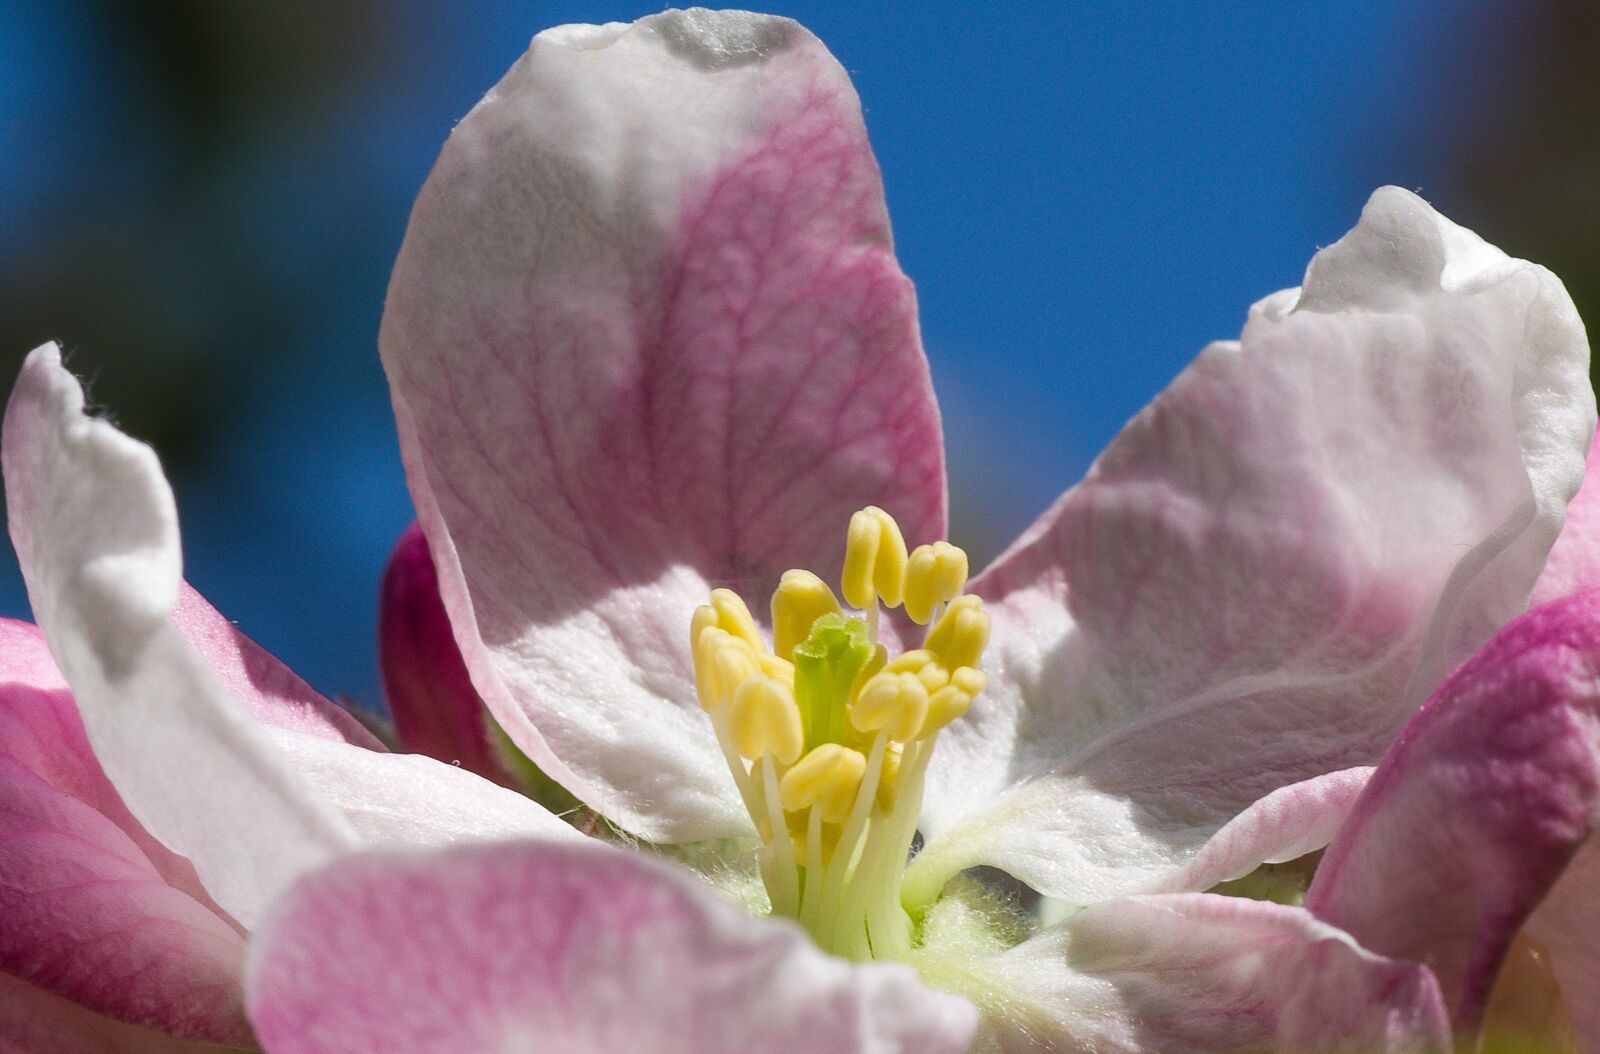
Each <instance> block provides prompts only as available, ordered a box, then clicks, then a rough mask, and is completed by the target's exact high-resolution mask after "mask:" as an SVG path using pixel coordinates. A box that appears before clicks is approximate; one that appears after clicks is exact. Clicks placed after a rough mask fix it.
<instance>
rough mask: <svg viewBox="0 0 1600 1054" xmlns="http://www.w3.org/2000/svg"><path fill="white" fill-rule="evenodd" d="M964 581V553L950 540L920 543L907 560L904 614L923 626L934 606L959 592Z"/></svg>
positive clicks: (931, 615)
mask: <svg viewBox="0 0 1600 1054" xmlns="http://www.w3.org/2000/svg"><path fill="white" fill-rule="evenodd" d="M966 584H967V554H966V552H965V550H962V549H960V548H958V547H956V546H954V545H951V544H950V543H949V542H934V543H933V544H932V545H919V546H917V547H916V549H915V550H913V551H912V553H911V556H910V558H909V559H908V560H907V561H906V588H905V602H906V614H907V615H910V616H911V621H913V622H916V623H919V624H920V625H924V626H926V625H927V624H928V620H929V619H931V618H933V609H934V608H935V607H937V606H938V605H940V604H943V603H945V602H946V601H950V600H954V599H955V598H956V597H958V596H960V595H961V588H962V587H963V586H965V585H966Z"/></svg>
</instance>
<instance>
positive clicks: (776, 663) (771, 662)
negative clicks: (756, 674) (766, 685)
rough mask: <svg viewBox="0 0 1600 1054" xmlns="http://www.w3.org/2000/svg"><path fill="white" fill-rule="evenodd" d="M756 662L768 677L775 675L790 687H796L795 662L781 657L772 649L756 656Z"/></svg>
mask: <svg viewBox="0 0 1600 1054" xmlns="http://www.w3.org/2000/svg"><path fill="white" fill-rule="evenodd" d="M756 662H757V663H758V664H759V665H760V666H761V672H762V673H764V674H766V675H767V676H768V677H775V678H777V679H778V680H780V681H782V682H783V683H784V684H787V685H788V686H789V687H790V688H793V687H794V663H792V662H790V661H789V660H788V659H780V658H778V657H777V656H776V655H774V654H772V653H771V652H770V651H764V652H762V653H761V654H760V655H758V656H756Z"/></svg>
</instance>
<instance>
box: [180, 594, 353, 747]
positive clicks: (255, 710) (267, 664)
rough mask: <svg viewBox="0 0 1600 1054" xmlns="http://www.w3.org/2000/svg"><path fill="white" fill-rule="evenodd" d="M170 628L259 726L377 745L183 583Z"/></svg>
mask: <svg viewBox="0 0 1600 1054" xmlns="http://www.w3.org/2000/svg"><path fill="white" fill-rule="evenodd" d="M172 626H173V628H174V629H176V630H177V631H178V635H179V636H180V637H182V638H183V639H184V641H185V643H187V644H188V645H189V647H190V648H192V649H194V651H195V652H196V653H197V654H198V655H199V656H200V657H201V658H202V659H204V660H205V663H206V665H207V666H209V667H210V668H211V672H212V673H213V674H215V675H216V678H217V680H218V681H219V682H220V683H221V685H222V687H223V690H224V691H226V692H227V693H228V694H229V695H230V696H231V697H233V698H234V699H237V700H238V701H239V702H241V703H243V704H244V706H245V709H246V710H248V711H249V713H250V716H251V717H253V718H255V719H256V720H257V721H260V722H261V723H262V724H266V725H272V726H273V727H275V728H287V729H292V730H293V731H296V732H303V733H305V734H306V735H311V736H318V737H320V738H322V739H333V740H338V741H339V742H343V743H354V744H356V745H357V746H361V747H365V748H366V749H368V750H383V749H385V748H384V746H383V744H382V743H381V742H379V741H378V738H377V737H376V736H374V735H373V734H372V733H371V732H368V731H367V730H366V729H365V728H362V727H361V722H359V721H357V720H356V719H355V718H354V717H351V716H350V714H349V713H348V712H347V711H345V710H343V709H341V708H340V707H338V706H335V705H334V704H333V703H331V702H329V701H328V700H327V699H326V698H324V697H323V696H322V694H321V693H320V692H318V691H317V690H316V689H314V688H312V687H311V686H310V685H309V684H307V683H306V682H305V681H303V680H301V679H300V676H299V675H298V674H296V673H295V672H294V671H293V670H291V669H289V667H287V666H285V665H284V664H283V663H282V662H280V661H279V660H278V658H277V657H276V656H274V655H273V654H272V653H271V652H269V651H267V650H266V649H265V648H263V647H262V646H261V645H259V644H257V643H256V642H255V641H253V640H251V639H250V638H249V637H247V636H245V634H244V632H243V631H241V630H240V629H239V627H238V626H235V625H234V624H233V623H232V622H229V621H228V620H227V619H226V618H224V617H223V616H222V614H221V613H220V612H219V611H217V609H216V608H214V607H212V606H211V605H210V604H209V603H207V602H206V599H205V597H202V596H201V595H200V594H199V593H198V592H196V591H195V589H194V587H193V586H191V585H189V583H187V582H185V583H183V585H182V588H181V589H180V590H179V593H178V602H177V604H175V605H174V606H173V608H172Z"/></svg>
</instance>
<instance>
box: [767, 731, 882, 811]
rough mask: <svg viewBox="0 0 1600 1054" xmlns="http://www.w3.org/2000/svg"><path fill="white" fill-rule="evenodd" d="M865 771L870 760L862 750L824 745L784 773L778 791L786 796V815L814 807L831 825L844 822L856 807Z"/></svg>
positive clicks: (836, 745)
mask: <svg viewBox="0 0 1600 1054" xmlns="http://www.w3.org/2000/svg"><path fill="white" fill-rule="evenodd" d="M866 771H867V759H866V758H865V757H863V756H862V755H861V752H860V751H859V750H851V749H850V748H849V747H842V746H840V745H839V744H837V743H824V744H822V746H820V747H817V748H816V749H814V750H812V751H811V752H810V753H809V754H807V755H806V756H805V757H803V758H801V759H800V760H799V761H798V762H796V764H795V766H794V767H793V768H791V769H790V770H789V771H788V772H785V773H784V774H783V779H782V780H780V781H779V783H778V792H779V793H780V794H782V795H783V807H784V809H785V811H787V812H799V811H800V810H801V809H809V808H811V807H812V806H813V805H815V806H819V807H820V808H821V813H822V819H824V820H826V821H827V822H828V823H843V822H844V820H845V818H846V817H847V816H849V815H850V807H851V806H852V805H854V804H855V800H856V788H857V787H859V786H861V777H862V776H863V775H865V774H866Z"/></svg>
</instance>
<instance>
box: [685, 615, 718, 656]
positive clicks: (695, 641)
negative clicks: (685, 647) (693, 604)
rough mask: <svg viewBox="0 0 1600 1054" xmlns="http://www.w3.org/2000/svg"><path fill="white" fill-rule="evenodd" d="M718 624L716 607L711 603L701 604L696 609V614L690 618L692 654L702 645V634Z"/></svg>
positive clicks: (690, 647)
mask: <svg viewBox="0 0 1600 1054" xmlns="http://www.w3.org/2000/svg"><path fill="white" fill-rule="evenodd" d="M716 624H717V609H716V608H714V607H712V606H711V605H710V604H701V605H700V606H699V607H697V608H695V609H694V616H693V617H692V618H690V620H689V653H690V654H691V655H692V654H694V652H695V651H696V650H698V649H699V647H700V634H701V633H703V632H704V631H706V630H708V629H710V628H711V627H712V626H715V625H716Z"/></svg>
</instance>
